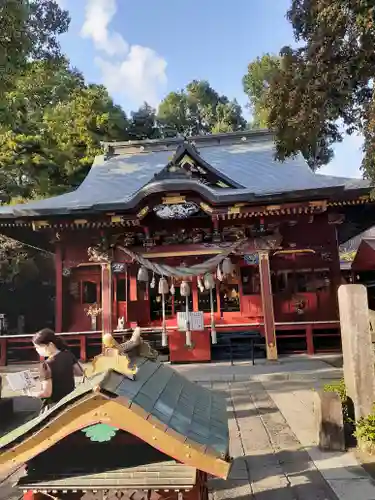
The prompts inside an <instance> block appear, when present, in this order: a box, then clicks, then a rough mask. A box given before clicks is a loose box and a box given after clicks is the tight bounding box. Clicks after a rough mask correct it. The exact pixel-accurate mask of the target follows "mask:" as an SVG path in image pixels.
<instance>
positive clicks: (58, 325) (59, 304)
mask: <svg viewBox="0 0 375 500" xmlns="http://www.w3.org/2000/svg"><path fill="white" fill-rule="evenodd" d="M55 273H56V301H55V331H56V333H61V332H62V331H63V310H62V308H63V256H62V248H61V243H60V242H59V241H57V242H56V250H55Z"/></svg>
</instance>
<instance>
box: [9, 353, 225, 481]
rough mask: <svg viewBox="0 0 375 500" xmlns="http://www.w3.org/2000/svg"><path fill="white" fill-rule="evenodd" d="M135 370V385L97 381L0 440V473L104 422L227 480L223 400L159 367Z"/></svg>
mask: <svg viewBox="0 0 375 500" xmlns="http://www.w3.org/2000/svg"><path fill="white" fill-rule="evenodd" d="M136 364H137V367H138V371H137V374H136V376H135V378H134V380H132V379H130V378H128V377H127V376H125V375H121V374H120V373H117V372H115V371H113V370H109V371H107V372H105V373H104V374H100V375H96V376H94V377H92V378H90V379H88V380H87V381H86V382H85V383H83V384H81V385H80V386H78V387H77V388H76V390H75V391H73V392H72V393H71V394H70V395H68V396H67V397H66V398H64V399H63V400H61V401H60V402H59V403H58V404H57V405H55V406H54V407H53V408H51V409H50V410H49V411H48V412H46V413H45V414H42V415H40V416H38V417H37V418H35V419H33V420H31V421H30V422H27V423H26V424H24V425H23V426H21V427H19V428H18V429H16V430H14V431H13V432H10V433H9V434H7V435H5V436H4V437H2V438H0V471H2V470H3V469H8V468H10V467H11V468H13V467H14V466H15V465H17V464H23V463H26V462H28V461H29V460H31V459H32V458H34V457H36V456H38V455H39V454H41V453H42V452H44V451H45V450H47V449H48V448H50V447H51V446H54V445H55V444H56V443H57V442H58V441H59V440H61V439H63V438H64V437H66V436H68V435H70V434H72V433H74V432H76V431H77V430H80V429H82V428H85V427H89V426H91V425H95V424H97V423H101V422H102V421H103V422H105V423H106V424H107V425H110V426H112V427H114V428H116V429H120V430H123V431H126V432H129V433H130V434H133V435H134V436H136V437H138V438H139V439H141V440H142V441H144V442H145V443H147V444H149V445H150V446H151V447H153V448H156V449H157V450H159V451H161V452H162V453H164V454H165V455H166V456H168V457H171V458H172V459H175V460H176V461H178V462H181V463H182V464H185V465H187V466H192V467H195V468H196V469H199V470H202V471H204V472H208V473H210V474H212V475H216V476H218V477H223V478H226V477H227V475H228V473H229V468H230V464H229V463H228V460H229V459H228V452H229V435H228V418H227V410H226V402H225V399H224V398H223V397H222V396H221V395H220V394H218V393H215V392H212V391H209V390H208V389H205V388H203V387H201V386H200V385H197V384H195V383H193V382H191V381H189V380H188V379H186V378H185V377H183V376H182V375H180V374H179V373H178V372H176V371H175V370H173V369H172V368H170V367H169V366H166V365H163V364H162V363H159V362H154V361H149V360H146V359H143V358H138V359H136ZM101 416H102V419H103V420H101Z"/></svg>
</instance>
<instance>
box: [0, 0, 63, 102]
mask: <svg viewBox="0 0 375 500" xmlns="http://www.w3.org/2000/svg"><path fill="white" fill-rule="evenodd" d="M69 22H70V19H69V14H68V12H67V11H65V10H63V9H61V8H60V7H59V5H58V4H57V3H56V2H55V0H0V46H1V51H0V68H1V72H0V95H1V93H2V92H3V91H4V90H6V89H8V88H9V86H11V85H12V81H13V79H14V77H15V76H16V75H17V74H18V72H19V71H22V69H23V68H24V65H25V64H26V63H27V61H28V60H30V58H31V59H33V60H34V61H37V60H46V59H52V58H56V57H59V56H60V55H61V54H60V45H59V43H58V35H61V34H62V33H65V32H66V31H67V30H68V27H69Z"/></svg>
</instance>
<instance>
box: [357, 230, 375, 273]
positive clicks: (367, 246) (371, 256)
mask: <svg viewBox="0 0 375 500" xmlns="http://www.w3.org/2000/svg"><path fill="white" fill-rule="evenodd" d="M352 269H353V271H375V238H364V239H362V241H361V243H360V245H359V247H358V250H357V253H356V255H355V257H354V260H353V262H352Z"/></svg>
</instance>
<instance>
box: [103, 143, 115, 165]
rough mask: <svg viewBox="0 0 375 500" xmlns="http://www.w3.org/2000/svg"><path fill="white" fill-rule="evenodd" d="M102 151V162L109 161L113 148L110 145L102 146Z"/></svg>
mask: <svg viewBox="0 0 375 500" xmlns="http://www.w3.org/2000/svg"><path fill="white" fill-rule="evenodd" d="M103 151H104V161H107V160H109V159H110V158H111V157H112V156H114V154H115V148H114V146H112V145H111V144H108V143H107V144H104V146H103Z"/></svg>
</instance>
